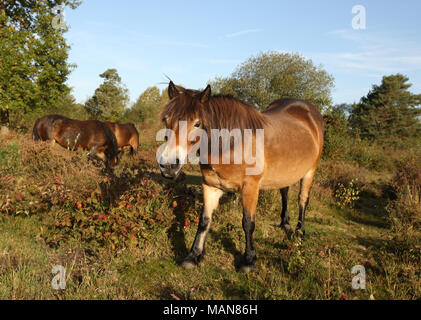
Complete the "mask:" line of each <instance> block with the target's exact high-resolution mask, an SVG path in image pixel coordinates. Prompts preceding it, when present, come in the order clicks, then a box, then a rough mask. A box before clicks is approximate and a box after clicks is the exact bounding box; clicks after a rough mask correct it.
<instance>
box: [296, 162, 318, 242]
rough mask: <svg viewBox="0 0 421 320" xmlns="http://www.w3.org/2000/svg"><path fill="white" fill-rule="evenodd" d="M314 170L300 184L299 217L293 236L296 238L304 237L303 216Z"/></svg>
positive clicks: (308, 198)
mask: <svg viewBox="0 0 421 320" xmlns="http://www.w3.org/2000/svg"><path fill="white" fill-rule="evenodd" d="M314 173H315V171H314V170H311V171H309V172H308V173H307V174H306V175H305V176H304V178H303V179H301V182H300V195H299V199H298V204H299V217H298V224H297V229H296V231H295V234H296V235H297V236H299V235H301V236H302V237H304V235H305V232H306V231H305V216H306V210H307V207H308V203H309V201H310V189H311V185H312V183H313V179H314Z"/></svg>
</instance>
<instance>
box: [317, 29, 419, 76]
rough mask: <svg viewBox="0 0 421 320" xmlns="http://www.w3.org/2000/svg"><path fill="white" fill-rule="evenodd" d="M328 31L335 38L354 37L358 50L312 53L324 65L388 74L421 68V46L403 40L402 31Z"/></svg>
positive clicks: (351, 70) (347, 39) (353, 43)
mask: <svg viewBox="0 0 421 320" xmlns="http://www.w3.org/2000/svg"><path fill="white" fill-rule="evenodd" d="M327 35H328V36H331V37H333V38H334V40H335V41H341V40H345V41H350V42H351V44H352V45H353V46H354V47H355V51H352V52H338V53H315V54H312V57H314V58H316V59H317V60H319V61H321V62H322V63H323V64H324V65H327V66H333V67H335V68H339V69H341V70H342V71H346V72H358V73H361V72H366V73H367V74H371V75H373V72H374V73H376V74H377V75H379V73H381V74H383V75H384V74H387V73H398V72H402V73H405V72H409V71H414V70H420V69H421V47H419V46H417V45H414V43H413V42H411V41H406V40H403V39H404V37H402V36H400V35H392V34H385V33H380V32H376V31H367V30H366V31H361V30H358V31H357V30H352V29H340V30H334V31H331V32H328V33H327Z"/></svg>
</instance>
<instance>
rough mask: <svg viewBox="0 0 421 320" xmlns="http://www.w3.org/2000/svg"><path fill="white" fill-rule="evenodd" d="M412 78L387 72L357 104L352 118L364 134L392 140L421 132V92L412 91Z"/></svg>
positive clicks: (354, 127)
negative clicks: (379, 82) (414, 92)
mask: <svg viewBox="0 0 421 320" xmlns="http://www.w3.org/2000/svg"><path fill="white" fill-rule="evenodd" d="M408 81H409V79H408V78H407V77H405V76H404V75H402V74H396V75H390V76H385V77H383V80H382V83H381V85H380V86H378V85H373V88H372V90H371V91H370V92H369V93H368V95H367V96H366V97H363V98H361V101H360V103H358V104H356V105H355V106H354V109H353V111H352V114H351V119H350V122H351V126H352V127H353V129H354V130H355V131H358V132H359V134H360V135H361V137H362V138H366V139H368V140H377V141H379V142H391V141H392V140H394V141H398V140H400V139H405V138H409V137H417V136H420V134H421V123H420V119H419V116H420V115H421V109H420V108H418V106H419V105H420V104H421V95H420V94H412V93H411V92H409V91H408V89H409V88H410V87H411V86H412V85H411V84H410V83H408Z"/></svg>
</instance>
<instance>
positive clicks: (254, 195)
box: [240, 181, 259, 273]
mask: <svg viewBox="0 0 421 320" xmlns="http://www.w3.org/2000/svg"><path fill="white" fill-rule="evenodd" d="M258 198H259V185H258V183H257V182H255V181H251V182H246V183H245V184H244V186H243V190H242V201H243V230H244V233H245V235H246V251H245V253H244V263H243V265H242V266H241V268H240V272H242V273H249V272H251V271H253V270H254V268H255V266H256V260H257V258H256V249H255V248H254V242H253V233H254V229H255V227H256V210H257V201H258Z"/></svg>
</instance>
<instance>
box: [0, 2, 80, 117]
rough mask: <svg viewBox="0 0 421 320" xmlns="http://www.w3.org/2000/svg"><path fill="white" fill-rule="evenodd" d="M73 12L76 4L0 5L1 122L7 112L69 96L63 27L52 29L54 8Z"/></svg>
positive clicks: (35, 108)
mask: <svg viewBox="0 0 421 320" xmlns="http://www.w3.org/2000/svg"><path fill="white" fill-rule="evenodd" d="M57 5H67V6H69V7H71V8H73V9H74V8H76V7H77V6H78V5H79V1H77V0H50V1H38V0H26V1H23V0H21V1H18V0H7V1H2V2H0V123H3V124H5V123H6V124H7V123H8V122H9V114H10V112H14V113H19V114H26V113H28V112H40V111H41V110H44V109H45V108H47V107H48V106H51V105H54V104H56V103H57V102H58V101H59V100H60V99H61V97H62V96H66V95H67V94H68V93H69V88H68V87H67V86H66V84H65V82H66V81H67V79H68V75H69V74H70V72H71V69H72V67H73V65H71V64H69V63H68V62H67V59H68V50H69V46H68V45H67V44H66V41H65V39H64V37H63V34H64V33H65V32H66V29H61V28H54V27H53V24H52V21H53V19H54V18H55V16H56V13H54V12H53V8H54V7H55V6H57Z"/></svg>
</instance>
